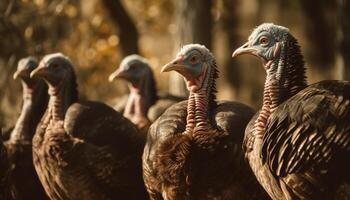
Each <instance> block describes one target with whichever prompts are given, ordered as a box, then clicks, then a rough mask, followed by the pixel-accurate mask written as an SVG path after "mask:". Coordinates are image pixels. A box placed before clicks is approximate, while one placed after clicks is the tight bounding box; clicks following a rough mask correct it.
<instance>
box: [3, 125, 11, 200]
mask: <svg viewBox="0 0 350 200" xmlns="http://www.w3.org/2000/svg"><path fill="white" fill-rule="evenodd" d="M0 133H1V134H0V199H4V200H8V199H13V198H12V195H11V191H10V187H9V182H10V180H9V173H10V163H9V161H8V158H7V151H6V148H5V146H4V143H3V140H2V137H1V136H2V131H1V129H0Z"/></svg>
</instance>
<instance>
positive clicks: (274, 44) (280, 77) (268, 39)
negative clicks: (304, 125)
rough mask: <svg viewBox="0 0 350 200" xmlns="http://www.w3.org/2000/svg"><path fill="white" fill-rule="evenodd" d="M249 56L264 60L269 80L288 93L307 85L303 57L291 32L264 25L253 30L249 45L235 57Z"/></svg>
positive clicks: (269, 24) (238, 51)
mask: <svg viewBox="0 0 350 200" xmlns="http://www.w3.org/2000/svg"><path fill="white" fill-rule="evenodd" d="M242 54H250V55H254V56H257V57H258V58H260V59H261V61H262V63H263V65H264V68H265V70H266V72H267V79H270V80H275V81H277V82H278V83H279V84H280V86H281V87H282V88H284V89H286V90H287V91H289V90H293V91H297V89H295V88H303V87H304V86H305V85H306V81H305V67H304V60H303V56H302V54H301V51H300V46H299V45H298V42H297V40H296V39H295V38H294V37H293V36H292V35H291V34H290V32H289V29H288V28H285V27H283V26H278V25H274V24H272V23H264V24H261V25H260V26H258V27H257V28H255V29H254V31H253V32H252V33H251V35H250V36H249V38H248V42H246V43H245V44H244V45H242V46H241V47H239V48H238V49H236V50H235V51H234V52H233V54H232V57H236V56H239V55H242Z"/></svg>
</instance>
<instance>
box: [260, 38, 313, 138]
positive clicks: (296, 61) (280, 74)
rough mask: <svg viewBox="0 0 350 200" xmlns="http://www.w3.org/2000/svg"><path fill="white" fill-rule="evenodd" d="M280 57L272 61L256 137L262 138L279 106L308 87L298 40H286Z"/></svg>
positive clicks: (268, 70) (268, 71)
mask: <svg viewBox="0 0 350 200" xmlns="http://www.w3.org/2000/svg"><path fill="white" fill-rule="evenodd" d="M283 41H286V42H283V43H282V47H281V52H280V54H279V56H278V57H277V58H276V59H275V60H274V61H272V64H271V66H270V68H269V69H267V76H266V80H265V85H264V95H263V106H262V108H261V111H260V114H259V116H258V118H257V120H256V121H255V125H254V135H257V136H258V137H260V136H261V137H262V136H263V135H264V131H265V128H266V124H267V119H268V118H269V116H270V115H271V113H273V112H274V110H275V109H276V107H277V106H279V105H280V104H281V103H283V102H284V101H285V100H287V99H289V98H290V97H292V96H294V95H295V94H297V93H298V92H299V91H300V90H302V89H304V88H305V87H307V82H306V76H305V66H304V60H303V56H302V54H301V51H300V47H299V45H298V42H297V40H296V39H295V38H294V37H293V36H292V35H290V34H287V35H286V36H285V38H284V40H283Z"/></svg>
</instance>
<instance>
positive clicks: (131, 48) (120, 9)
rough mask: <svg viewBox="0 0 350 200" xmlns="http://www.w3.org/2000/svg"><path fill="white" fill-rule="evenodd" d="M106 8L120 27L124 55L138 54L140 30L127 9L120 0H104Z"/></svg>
mask: <svg viewBox="0 0 350 200" xmlns="http://www.w3.org/2000/svg"><path fill="white" fill-rule="evenodd" d="M103 3H104V5H105V7H106V9H107V10H108V11H109V14H110V16H111V17H112V20H113V22H114V23H115V24H116V26H117V27H118V33H119V39H120V46H121V51H122V54H123V57H125V56H128V55H130V54H138V53H139V46H138V39H139V33H138V30H137V28H136V26H135V24H134V22H133V20H132V19H131V18H130V16H129V14H128V13H127V11H126V10H125V8H124V6H123V4H122V2H121V1H120V0H103Z"/></svg>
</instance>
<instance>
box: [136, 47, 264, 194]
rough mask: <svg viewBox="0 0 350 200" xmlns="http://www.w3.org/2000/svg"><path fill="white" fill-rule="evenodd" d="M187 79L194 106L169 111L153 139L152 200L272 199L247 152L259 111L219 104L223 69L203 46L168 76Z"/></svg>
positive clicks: (149, 148) (149, 165) (147, 156)
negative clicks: (247, 135)
mask: <svg viewBox="0 0 350 200" xmlns="http://www.w3.org/2000/svg"><path fill="white" fill-rule="evenodd" d="M171 70H175V71H177V72H179V73H181V74H182V75H183V76H184V77H185V79H186V83H187V87H188V89H189V91H190V97H189V100H188V101H183V102H180V103H177V104H175V105H173V106H172V107H170V108H169V109H167V110H166V111H165V112H164V114H162V115H161V116H160V117H159V118H158V119H157V121H155V122H154V123H153V124H152V126H151V127H150V130H149V132H148V136H147V142H146V146H145V149H144V154H143V175H144V180H145V184H146V187H147V189H148V192H149V194H150V197H151V199H168V200H172V199H247V200H248V199H266V194H265V192H264V191H263V189H262V188H261V187H260V186H259V184H258V182H257V181H256V180H255V177H254V175H253V174H252V172H251V171H250V169H249V166H248V164H247V163H246V162H244V159H243V153H242V150H241V148H240V147H241V145H242V140H243V135H244V129H245V126H246V124H247V123H248V121H249V119H250V118H251V117H252V115H253V110H252V109H251V108H250V107H248V106H246V105H243V104H240V103H236V102H217V101H216V97H215V93H216V90H215V80H216V78H217V75H218V74H217V73H218V72H217V68H216V64H215V59H214V57H213V55H212V54H211V53H210V52H209V50H208V49H206V48H205V47H204V46H201V45H193V44H192V45H186V46H184V47H183V49H181V51H180V52H179V54H178V56H177V58H176V59H175V60H174V61H172V62H171V63H169V64H167V65H166V66H164V67H163V69H162V71H171Z"/></svg>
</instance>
